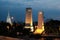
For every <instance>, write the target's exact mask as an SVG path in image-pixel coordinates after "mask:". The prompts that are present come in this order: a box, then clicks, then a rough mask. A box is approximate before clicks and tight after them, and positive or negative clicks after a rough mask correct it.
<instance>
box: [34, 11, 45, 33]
mask: <svg viewBox="0 0 60 40" xmlns="http://www.w3.org/2000/svg"><path fill="white" fill-rule="evenodd" d="M43 31H44V19H43V13H42V11H40V12H39V13H38V26H37V29H36V30H35V32H34V34H41V33H42V32H43Z"/></svg>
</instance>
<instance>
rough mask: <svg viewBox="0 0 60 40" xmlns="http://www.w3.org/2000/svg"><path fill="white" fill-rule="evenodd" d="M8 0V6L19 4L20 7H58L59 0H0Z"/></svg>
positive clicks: (59, 5)
mask: <svg viewBox="0 0 60 40" xmlns="http://www.w3.org/2000/svg"><path fill="white" fill-rule="evenodd" d="M2 1H4V2H6V1H8V2H9V3H10V6H14V5H17V6H18V4H20V6H22V7H28V6H31V7H33V8H47V9H60V0H2Z"/></svg>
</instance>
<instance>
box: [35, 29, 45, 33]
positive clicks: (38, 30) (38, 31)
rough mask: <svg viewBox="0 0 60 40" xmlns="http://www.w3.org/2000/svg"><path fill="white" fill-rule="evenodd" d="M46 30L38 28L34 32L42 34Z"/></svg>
mask: <svg viewBox="0 0 60 40" xmlns="http://www.w3.org/2000/svg"><path fill="white" fill-rule="evenodd" d="M43 31H44V30H42V29H36V31H35V32H34V34H41V33H42V32H43Z"/></svg>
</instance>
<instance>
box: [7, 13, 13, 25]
mask: <svg viewBox="0 0 60 40" xmlns="http://www.w3.org/2000/svg"><path fill="white" fill-rule="evenodd" d="M6 22H7V23H9V24H11V25H12V21H11V18H10V14H9V12H8V16H7V20H6Z"/></svg>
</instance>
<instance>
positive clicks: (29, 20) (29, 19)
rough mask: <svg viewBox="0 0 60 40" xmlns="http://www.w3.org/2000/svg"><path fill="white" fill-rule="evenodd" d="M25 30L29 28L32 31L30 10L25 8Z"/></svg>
mask: <svg viewBox="0 0 60 40" xmlns="http://www.w3.org/2000/svg"><path fill="white" fill-rule="evenodd" d="M25 28H30V29H31V31H33V21H32V8H26V18H25Z"/></svg>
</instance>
